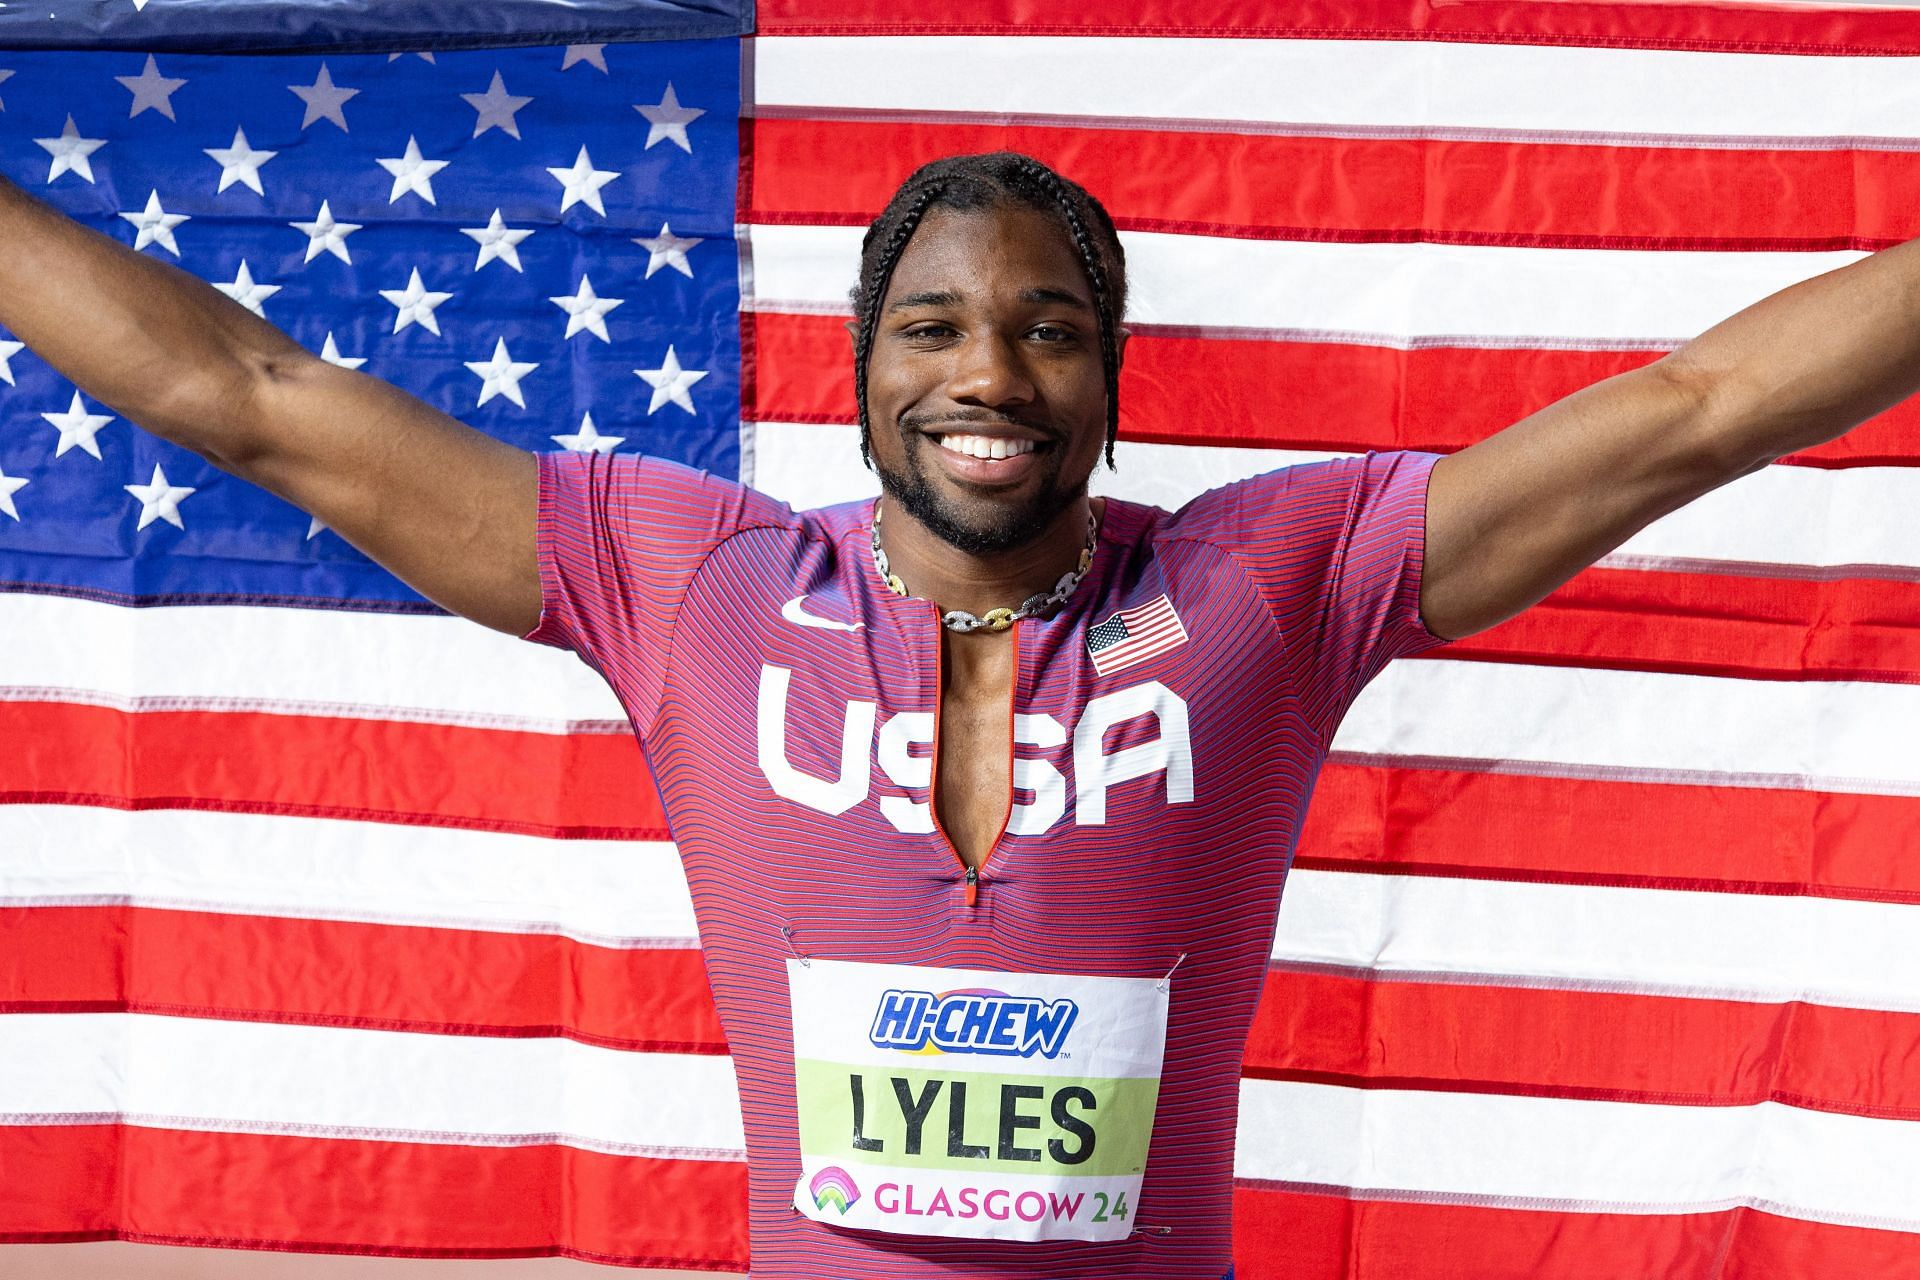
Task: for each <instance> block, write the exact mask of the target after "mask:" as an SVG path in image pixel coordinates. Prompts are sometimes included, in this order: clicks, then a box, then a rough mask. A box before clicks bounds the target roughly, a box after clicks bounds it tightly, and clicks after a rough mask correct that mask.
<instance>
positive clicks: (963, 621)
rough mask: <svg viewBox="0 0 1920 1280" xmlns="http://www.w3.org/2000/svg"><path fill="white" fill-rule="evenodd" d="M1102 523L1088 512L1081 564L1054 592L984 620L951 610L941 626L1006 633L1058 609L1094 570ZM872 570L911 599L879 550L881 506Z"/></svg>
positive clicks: (990, 613)
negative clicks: (1092, 569)
mask: <svg viewBox="0 0 1920 1280" xmlns="http://www.w3.org/2000/svg"><path fill="white" fill-rule="evenodd" d="M1099 536H1100V522H1099V521H1098V520H1096V519H1095V518H1094V515H1093V509H1092V508H1091V507H1089V508H1088V509H1087V545H1086V546H1084V547H1082V548H1080V563H1079V564H1078V565H1077V566H1075V568H1074V570H1073V572H1072V573H1066V574H1062V575H1061V577H1060V581H1058V582H1056V583H1054V584H1053V590H1052V591H1042V592H1040V593H1039V594H1037V595H1031V596H1028V597H1027V598H1026V599H1025V600H1023V601H1021V603H1020V607H1019V608H1017V609H1006V608H1000V609H989V610H987V612H986V614H985V615H984V616H982V617H978V618H976V617H974V616H973V615H972V614H970V613H968V612H967V611H966V610H965V609H949V610H947V611H946V612H945V613H943V614H941V615H940V622H941V625H943V626H945V627H946V629H947V630H949V631H958V632H960V633H961V634H963V635H964V634H965V633H967V632H969V631H1005V630H1006V629H1007V628H1008V627H1011V626H1012V625H1013V624H1014V623H1016V622H1018V621H1020V619H1022V618H1031V617H1033V616H1034V615H1035V614H1040V613H1045V612H1047V611H1048V610H1050V609H1056V608H1058V607H1059V606H1061V605H1063V604H1065V603H1066V602H1067V598H1068V597H1069V596H1071V595H1072V594H1073V593H1074V591H1076V590H1077V589H1078V588H1079V586H1080V580H1081V579H1082V578H1084V577H1086V576H1087V570H1089V569H1091V568H1092V567H1093V549H1094V546H1095V545H1096V543H1097V542H1098V540H1099ZM873 567H874V568H875V569H878V570H879V571H880V579H881V581H883V582H885V583H886V584H887V590H889V591H891V592H893V594H895V595H897V596H910V595H912V594H913V593H912V592H911V591H908V590H907V584H906V583H904V582H902V581H900V579H899V578H898V577H896V576H895V575H894V573H893V570H892V569H890V568H888V567H887V553H886V551H885V550H884V549H883V548H882V547H881V546H880V504H879V503H878V502H875V503H874V504H873Z"/></svg>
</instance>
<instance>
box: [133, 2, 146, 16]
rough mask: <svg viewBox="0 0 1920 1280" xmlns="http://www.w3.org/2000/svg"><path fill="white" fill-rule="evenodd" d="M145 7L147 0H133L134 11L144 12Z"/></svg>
mask: <svg viewBox="0 0 1920 1280" xmlns="http://www.w3.org/2000/svg"><path fill="white" fill-rule="evenodd" d="M146 7H147V0H133V11H134V12H135V13H142V12H145V10H146Z"/></svg>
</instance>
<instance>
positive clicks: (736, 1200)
mask: <svg viewBox="0 0 1920 1280" xmlns="http://www.w3.org/2000/svg"><path fill="white" fill-rule="evenodd" d="M0 1169H5V1170H6V1173H7V1178H6V1187H7V1190H6V1194H5V1195H0V1241H4V1242H10V1243H28V1244H31V1243H48V1242H53V1241H61V1240H113V1239H118V1240H133V1241H140V1242H144V1243H149V1244H185V1245H217V1246H220V1247H222V1248H236V1247H237V1248H255V1249H292V1250H299V1251H302V1252H309V1253H353V1254H385V1255H393V1256H400V1257H412V1258H503V1257H533V1256H545V1255H561V1256H565V1257H572V1258H581V1259H585V1260H588V1261H592V1262H607V1263H619V1264H623V1265H626V1266H643V1267H689V1268H700V1269H704V1270H713V1271H745V1270H746V1266H747V1239H746V1236H747V1231H746V1227H747V1223H746V1212H745V1204H744V1200H745V1196H746V1181H747V1178H746V1166H745V1165H744V1164H740V1163H736V1162H732V1161H701V1160H651V1159H642V1158H639V1157H634V1156H611V1155H601V1154H598V1153H595V1152H590V1151H579V1150H575V1149H573V1148H570V1147H559V1146H536V1147H469V1146H456V1145H453V1144H439V1143H406V1142H372V1141H362V1140H357V1139H337V1138H295V1137H281V1136H268V1135H258V1134H234V1133H199V1132H187V1131H180V1130H173V1129H147V1128H140V1127H136V1126H132V1125H125V1126H123V1125H38V1126H14V1127H0Z"/></svg>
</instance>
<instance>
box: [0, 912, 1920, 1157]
mask: <svg viewBox="0 0 1920 1280" xmlns="http://www.w3.org/2000/svg"><path fill="white" fill-rule="evenodd" d="M0 955H7V956H11V957H15V958H16V959H15V960H14V962H13V963H12V964H11V965H10V966H9V967H7V968H5V969H0V1013H58V1012H88V1013H107V1012H130V1013H148V1014H161V1015H168V1016H188V1017H214V1018H223V1019H229V1020H243V1021H265V1022H280V1023H297V1024H305V1025H319V1026H342V1027H357V1028H367V1029H377V1030H389V1031H411V1032H426V1033H434V1034H448V1035H491V1036H512V1037H525V1036H550V1035H559V1036H566V1037H568V1038H571V1039H575V1040H580V1041H583V1042H586V1043H592V1044H599V1045H605V1046H607V1047H611V1048H618V1049H629V1050H640V1051H652V1052H693V1053H724V1052H726V1044H725V1041H724V1039H723V1036H722V1033H721V1030H720V1025H719V1020H718V1018H717V1016H716V1015H715V1013H714V1010H713V1006H712V1003H711V1000H710V998H709V997H708V995H707V986H706V975H705V972H704V969H703V967H702V965H701V960H700V955H699V953H698V952H697V951H664V950H655V951H624V952H623V951H611V950H607V949H603V948H594V947H588V946H583V945H581V944H578V943H571V942H567V941H565V940H561V939H553V938H545V937H526V936H521V935H513V934H493V933H463V932H460V931H457V930H439V929H420V928H406V929H401V928H397V927H393V926H381V925H364V924H346V923H339V922H332V921H310V920H286V919H274V918H263V917H249V916H223V915H212V914H205V913H196V912H171V911H158V910H151V909H140V908H127V907H92V908H75V907H62V908H32V909H19V908H14V909H10V910H5V911H0ZM262 957H268V959H267V960H265V961H263V960H262V959H261V958H262ZM454 974H457V975H459V980H458V981H452V980H450V975H454ZM1914 1057H1920V1015H1913V1014H1903V1013H1886V1012H1879V1011H1872V1010H1858V1009H1838V1008H1825V1007H1820V1006H1814V1005H1771V1004H1758V1003H1744V1002H1738V1001H1722V1000H1701V999H1682V998H1676V997H1665V996H1647V995H1625V994H1616V993H1603V992H1592V991H1554V990H1541V989H1530V988H1515V987H1498V986H1470V985H1452V984H1443V983H1415V982H1392V981H1371V980H1366V979H1361V978H1356V977H1344V976H1336V975H1328V974H1316V973H1286V972H1278V971H1276V972H1272V973H1270V974H1269V975H1268V976H1267V979H1266V996H1265V999H1264V1000H1263V1002H1262V1004H1261V1006H1260V1010H1259V1014H1258V1016H1257V1017H1256V1019H1255V1021H1254V1025H1253V1032H1252V1035H1251V1036H1250V1038H1249V1040H1248V1044H1247V1056H1246V1066H1245V1074H1247V1075H1249V1076H1256V1077H1264V1078H1271V1079H1291V1080H1311V1081H1319V1082H1326V1083H1334V1084H1341V1085H1359V1086H1369V1087H1391V1088H1418V1089H1448V1090H1462V1089H1465V1090H1472V1091H1476V1092H1479V1091H1486V1092H1501V1093H1515V1094H1536V1095H1549V1096H1555V1097H1582V1098H1600V1099H1607V1100H1624V1101H1637V1102H1660V1103H1692V1104H1712V1105H1745V1104H1748V1103H1754V1102H1760V1101H1764V1100H1768V1099H1772V1100H1774V1101H1779V1102H1785V1103H1789V1104H1791V1105H1795V1106H1805V1107H1815V1108H1818V1109H1821V1110H1827V1111H1838V1112H1844V1113H1849V1114H1857V1115H1869V1116H1881V1117H1890V1118H1897V1119H1920V1080H1915V1079H1913V1078H1911V1073H1908V1074H1905V1075H1903V1074H1902V1073H1899V1072H1891V1071H1889V1072H1862V1071H1860V1070H1858V1064H1859V1063H1860V1062H1862V1061H1872V1060H1876V1059H1884V1060H1888V1061H1906V1060H1909V1059H1911V1058H1914Z"/></svg>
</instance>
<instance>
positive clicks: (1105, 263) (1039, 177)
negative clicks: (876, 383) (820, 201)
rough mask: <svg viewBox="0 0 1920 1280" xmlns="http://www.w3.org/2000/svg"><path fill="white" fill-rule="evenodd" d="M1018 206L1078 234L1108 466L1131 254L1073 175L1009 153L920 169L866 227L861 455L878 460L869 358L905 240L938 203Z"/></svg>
mask: <svg viewBox="0 0 1920 1280" xmlns="http://www.w3.org/2000/svg"><path fill="white" fill-rule="evenodd" d="M1009 205H1012V206H1017V207H1024V208H1029V209H1039V210H1042V211H1046V212H1051V213H1054V214H1056V215H1058V217H1059V218H1060V221H1061V222H1062V224H1064V226H1065V228H1066V230H1067V233H1068V235H1069V236H1070V237H1071V238H1072V240H1073V248H1074V252H1075V253H1076V254H1078V255H1079V258H1080V266H1081V268H1082V269H1083V270H1084V271H1085V272H1086V275H1087V284H1088V285H1089V286H1090V287H1091V288H1092V290H1093V306H1094V313H1095V316H1096V317H1097V319H1098V321H1099V326H1100V365H1101V372H1102V373H1103V374H1104V376H1105V381H1106V390H1107V465H1108V466H1112V465H1113V442H1114V440H1115V439H1116V438H1117V437H1118V436H1119V433H1120V352H1119V340H1118V336H1117V335H1118V331H1119V328H1120V318H1121V317H1122V316H1123V315H1125V314H1126V307H1127V259H1126V253H1125V251H1123V250H1122V249H1121V247H1120V237H1119V235H1118V233H1117V232H1115V230H1114V226H1113V219H1112V218H1111V217H1109V216H1108V214H1107V211H1106V210H1105V209H1104V208H1102V207H1101V204H1100V202H1099V201H1098V200H1096V199H1094V198H1093V196H1091V195H1089V194H1088V193H1087V191H1086V189H1085V188H1083V187H1082V186H1080V184H1079V183H1077V182H1074V181H1073V180H1072V179H1070V178H1065V177H1062V176H1061V175H1060V174H1058V173H1055V172H1054V171H1053V170H1052V169H1050V168H1048V167H1047V166H1046V165H1044V164H1042V163H1041V162H1040V161H1038V160H1035V159H1033V158H1032V157H1031V156H1023V155H1020V154H1018V153H1017V152H1012V151H996V152H993V153H991V154H988V155H974V156H949V157H947V158H946V159H944V160H935V161H934V162H932V163H931V164H927V165H923V166H921V167H920V168H919V169H917V170H915V171H914V173H913V175H912V176H911V177H909V178H908V179H907V180H906V181H905V182H903V183H901V184H900V188H899V190H897V191H895V192H894V193H893V198H892V199H891V200H889V201H888V202H887V207H886V208H885V209H883V210H881V211H880V216H879V217H878V218H875V219H874V220H873V225H872V226H870V227H868V228H867V234H866V236H865V238H864V239H862V240H861V242H860V282H859V283H858V284H856V285H855V286H854V287H853V314H854V319H855V323H856V327H855V331H854V339H853V395H854V400H855V401H856V402H857V403H858V405H859V408H860V456H861V458H862V459H864V460H865V461H866V463H867V465H868V466H869V467H871V466H872V465H873V452H872V444H873V427H872V423H871V422H870V421H869V420H868V417H867V364H868V362H869V360H870V359H871V358H872V356H873V339H874V334H875V331H876V330H877V329H878V328H879V325H880V305H881V303H882V301H883V300H884V299H885V298H886V294H887V286H888V284H889V283H890V282H891V281H892V279H893V269H894V267H895V265H896V264H898V263H899V261H900V255H901V254H902V253H904V252H905V251H906V247H907V242H908V241H909V240H911V239H913V233H914V232H915V231H917V230H918V229H919V227H920V223H921V221H922V220H923V219H925V217H926V216H927V211H928V210H930V209H934V208H941V209H955V210H960V211H974V210H981V209H992V208H996V207H1006V206H1009Z"/></svg>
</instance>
